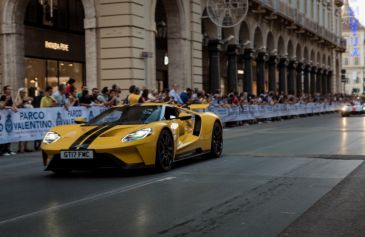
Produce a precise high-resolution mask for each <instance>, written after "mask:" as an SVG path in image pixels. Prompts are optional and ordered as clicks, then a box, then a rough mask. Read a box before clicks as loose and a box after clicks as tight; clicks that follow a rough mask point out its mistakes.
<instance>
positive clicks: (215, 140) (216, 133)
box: [209, 121, 223, 158]
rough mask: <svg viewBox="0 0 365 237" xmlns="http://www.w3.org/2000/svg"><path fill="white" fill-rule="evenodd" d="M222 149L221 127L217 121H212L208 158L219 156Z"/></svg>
mask: <svg viewBox="0 0 365 237" xmlns="http://www.w3.org/2000/svg"><path fill="white" fill-rule="evenodd" d="M222 151H223V129H222V126H221V125H220V123H219V122H218V121H216V122H215V123H214V126H213V131H212V145H211V148H210V154H209V157H210V158H219V157H220V156H221V155H222Z"/></svg>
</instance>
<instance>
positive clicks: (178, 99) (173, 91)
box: [169, 83, 184, 104]
mask: <svg viewBox="0 0 365 237" xmlns="http://www.w3.org/2000/svg"><path fill="white" fill-rule="evenodd" d="M169 96H170V97H172V98H173V99H174V101H175V102H177V103H178V104H184V102H183V101H182V99H181V97H180V93H179V86H178V85H177V84H176V83H174V84H173V85H172V89H171V90H170V92H169Z"/></svg>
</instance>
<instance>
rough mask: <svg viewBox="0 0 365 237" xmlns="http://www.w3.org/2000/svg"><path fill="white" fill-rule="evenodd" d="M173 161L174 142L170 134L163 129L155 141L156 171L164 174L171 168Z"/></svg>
mask: <svg viewBox="0 0 365 237" xmlns="http://www.w3.org/2000/svg"><path fill="white" fill-rule="evenodd" d="M173 161H174V141H173V138H172V135H171V133H170V132H169V131H168V130H166V129H164V130H162V131H161V134H160V136H159V138H158V141H157V151H156V169H157V170H158V171H162V172H166V171H169V170H170V169H171V167H172V163H173Z"/></svg>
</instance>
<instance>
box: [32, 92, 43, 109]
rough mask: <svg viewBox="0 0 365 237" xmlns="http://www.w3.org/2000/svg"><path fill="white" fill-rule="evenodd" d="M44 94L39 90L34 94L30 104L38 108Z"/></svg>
mask: <svg viewBox="0 0 365 237" xmlns="http://www.w3.org/2000/svg"><path fill="white" fill-rule="evenodd" d="M43 96H44V91H39V95H37V96H35V97H34V99H33V101H32V105H33V107H34V108H39V107H41V100H42V98H43Z"/></svg>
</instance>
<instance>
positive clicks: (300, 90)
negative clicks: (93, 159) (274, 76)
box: [295, 63, 304, 95]
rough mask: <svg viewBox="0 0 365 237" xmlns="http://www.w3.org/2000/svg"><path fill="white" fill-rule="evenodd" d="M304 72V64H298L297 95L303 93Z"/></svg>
mask: <svg viewBox="0 0 365 237" xmlns="http://www.w3.org/2000/svg"><path fill="white" fill-rule="evenodd" d="M303 70H304V64H303V63H298V65H297V76H296V78H297V80H296V83H295V85H296V93H297V95H301V94H302V93H303V82H302V74H303Z"/></svg>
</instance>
